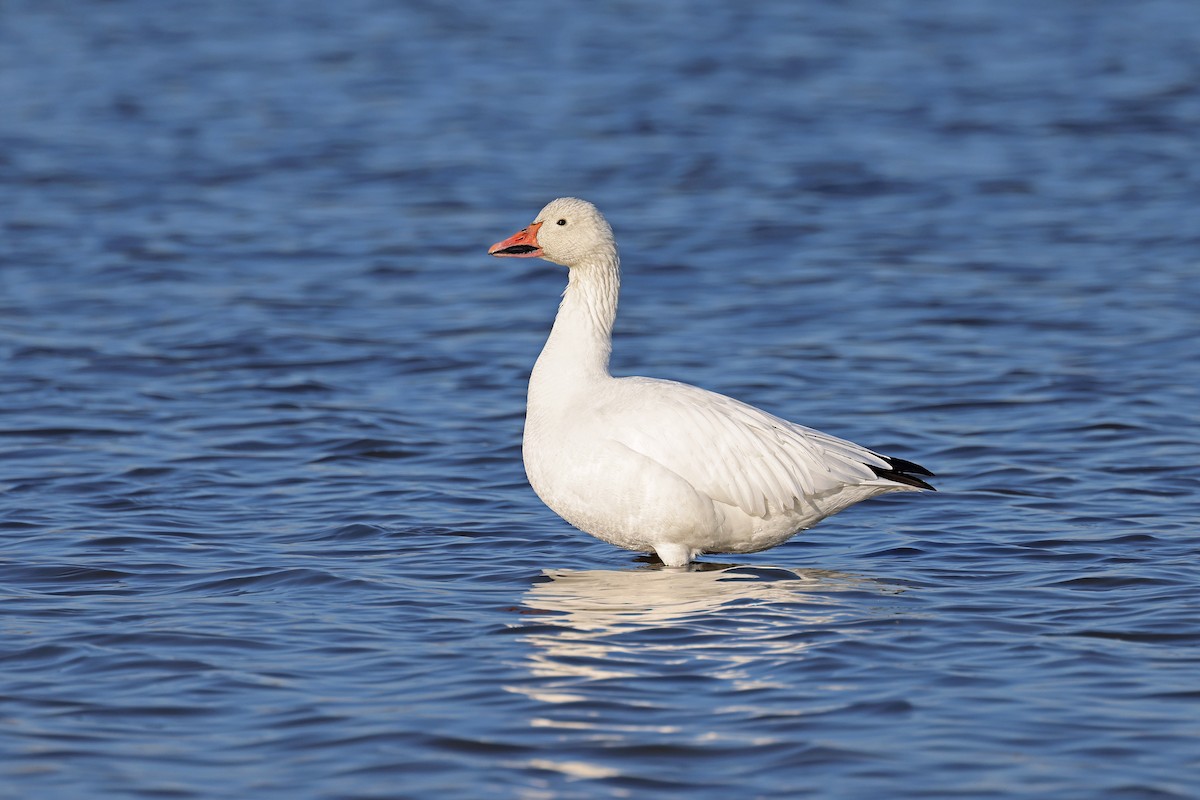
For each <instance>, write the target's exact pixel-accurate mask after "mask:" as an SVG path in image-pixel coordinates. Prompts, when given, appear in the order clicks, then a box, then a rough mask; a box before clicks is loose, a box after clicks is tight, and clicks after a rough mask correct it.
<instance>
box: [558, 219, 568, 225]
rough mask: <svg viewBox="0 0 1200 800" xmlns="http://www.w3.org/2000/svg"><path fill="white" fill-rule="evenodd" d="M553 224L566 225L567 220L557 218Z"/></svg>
mask: <svg viewBox="0 0 1200 800" xmlns="http://www.w3.org/2000/svg"><path fill="white" fill-rule="evenodd" d="M555 224H556V225H566V224H567V221H566V220H565V219H560V220H559V221H558V222H557V223H555Z"/></svg>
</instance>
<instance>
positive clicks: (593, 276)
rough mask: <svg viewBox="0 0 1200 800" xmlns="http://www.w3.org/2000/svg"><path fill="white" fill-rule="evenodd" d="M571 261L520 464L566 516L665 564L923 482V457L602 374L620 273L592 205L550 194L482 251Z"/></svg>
mask: <svg viewBox="0 0 1200 800" xmlns="http://www.w3.org/2000/svg"><path fill="white" fill-rule="evenodd" d="M488 252H489V253H490V254H491V255H493V256H500V257H503V258H532V257H535V256H536V257H540V258H544V259H546V260H547V261H551V262H553V263H555V264H561V265H563V266H565V267H568V268H569V273H568V281H567V289H566V291H565V292H564V293H563V299H562V303H561V305H559V308H558V316H557V317H556V318H555V320H554V328H553V330H551V332H550V338H549V339H548V340H547V341H546V346H545V348H544V349H543V350H542V354H541V356H539V357H538V360H537V363H536V364H535V365H534V367H533V374H532V375H531V376H530V378H529V401H528V407H527V409H526V415H525V440H524V445H523V450H524V457H525V473H526V474H527V475H528V476H529V482H530V484H531V485H532V486H533V490H534V491H535V492H537V495H538V497H540V498H541V499H542V501H543V502H544V503H545V504H546V505H548V506H550V508H551V509H553V510H554V511H555V512H557V513H558V514H559V515H560V516H561V517H562V518H563V519H565V520H566V521H567V522H569V523H571V524H572V525H574V526H575V527H577V528H579V529H580V530H583V531H585V532H587V533H590V534H591V535H592V536H595V537H597V538H599V539H602V540H604V541H606V542H609V543H611V544H614V545H617V546H618V547H624V548H627V549H629V550H640V551H643V552H650V551H653V552H655V553H657V554H658V557H659V558H660V559H662V561H663V563H664V564H666V565H668V566H675V567H677V566H683V565H685V564H688V563H689V562H691V561H692V560H693V559H694V558H695V557H696V556H697V555H699V554H701V553H753V552H757V551H759V550H766V549H767V548H769V547H774V546H776V545H778V544H782V543H783V542H785V541H787V540H788V539H789V538H790V537H791V536H792V535H793V534H795V533H797V532H799V531H802V530H804V529H805V528H809V527H812V526H813V525H815V524H816V523H817V522H819V521H820V520H822V519H824V518H825V517H828V516H829V515H830V514H836V513H837V512H838V511H841V510H842V509H844V508H847V507H848V506H851V505H853V504H855V503H858V502H860V501H862V500H866V499H868V498H870V497H874V496H876V495H880V494H885V493H887V492H903V491H915V490H920V489H932V488H933V487H932V486H930V485H929V484H928V483H926V482H925V481H923V480H921V479H920V478H919V477H916V476H917V475H927V476H932V474H933V473H931V472H929V471H928V470H926V469H925V468H923V467H921V466H919V465H917V464H914V463H912V462H911V461H905V460H903V459H899V458H889V457H888V456H884V455H880V454H879V453H876V452H873V451H871V450H868V449H866V448H865V447H860V446H859V445H857V444H854V443H852V442H847V441H845V440H843V439H838V438H836V437H834V436H830V435H829V434H826V433H821V432H820V431H816V430H813V429H811V428H805V427H803V426H801V425H796V424H794V423H791V422H788V421H786V420H783V419H780V418H779V417H775V416H772V415H771V414H768V413H766V412H765V411H760V410H759V409H757V408H754V407H752V406H748V405H746V404H745V403H740V402H738V401H737V400H733V399H731V398H728V397H725V396H724V395H719V394H716V393H714V392H709V391H706V390H704V389H700V388H697V387H695V386H689V385H687V384H684V383H676V382H675V381H666V380H657V379H654V378H637V377H630V378H614V377H613V376H612V375H610V374H609V372H608V357H609V353H610V352H611V351H612V328H613V321H614V319H615V318H616V314H617V294H618V290H619V288H620V283H621V274H620V261H619V259H618V257H617V245H616V242H615V240H614V239H613V233H612V228H610V227H609V225H608V222H607V221H606V220H605V219H604V217H603V216H601V215H600V212H599V211H597V210H596V207H595V206H593V205H592V204H591V203H588V202H585V201H583V200H578V199H575V198H573V197H564V198H560V199H558V200H555V201H553V202H551V203H550V204H549V205H547V206H546V207H545V208H543V209H542V211H541V213H540V214H538V216H537V219H536V220H534V222H533V223H532V224H531V225H530V226H529V227H527V228H524V229H522V230H521V231H519V232H518V233H516V234H515V235H513V236H511V237H510V238H508V239H505V240H504V241H502V242H497V243H496V244H494V245H492V246H491V248H490V249H489V251H488Z"/></svg>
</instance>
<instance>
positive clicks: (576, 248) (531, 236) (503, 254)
mask: <svg viewBox="0 0 1200 800" xmlns="http://www.w3.org/2000/svg"><path fill="white" fill-rule="evenodd" d="M616 250H617V246H616V244H615V241H614V239H613V232H612V228H610V227H609V225H608V221H607V220H605V219H604V217H603V216H602V215H601V214H600V212H599V211H598V210H597V209H596V207H595V206H594V205H592V204H591V203H589V202H587V201H586V200H579V199H578V198H575V197H560V198H558V199H557V200H552V201H551V202H550V203H548V204H547V205H546V207H545V208H543V209H542V210H541V211H540V212H538V215H537V218H536V219H534V221H533V222H532V223H531V224H530V225H529V227H527V228H522V229H521V230H519V231H517V232H516V233H515V234H513V235H512V236H510V237H508V238H507V239H505V240H503V241H500V242H496V243H495V244H494V245H492V246H491V247H489V248H488V253H490V254H491V255H493V256H496V257H498V258H544V259H545V260H547V261H550V262H553V263H555V264H561V265H562V266H564V267H574V266H577V265H579V264H583V263H585V262H587V261H589V260H591V259H592V258H594V257H596V256H610V257H611V256H613V255H615V254H616Z"/></svg>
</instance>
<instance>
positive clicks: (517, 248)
mask: <svg viewBox="0 0 1200 800" xmlns="http://www.w3.org/2000/svg"><path fill="white" fill-rule="evenodd" d="M537 249H538V248H536V247H534V246H533V245H531V244H514V245H513V246H512V247H506V248H504V249H503V250H497V251H496V252H495V253H493V254H492V255H497V256H498V255H506V256H520V255H524V254H525V253H532V252H534V251H536V250H537Z"/></svg>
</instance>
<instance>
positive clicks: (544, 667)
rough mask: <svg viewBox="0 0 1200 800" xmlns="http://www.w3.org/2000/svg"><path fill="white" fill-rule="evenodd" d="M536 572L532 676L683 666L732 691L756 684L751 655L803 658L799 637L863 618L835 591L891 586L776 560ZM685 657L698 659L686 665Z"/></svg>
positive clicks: (588, 676)
mask: <svg viewBox="0 0 1200 800" xmlns="http://www.w3.org/2000/svg"><path fill="white" fill-rule="evenodd" d="M543 577H544V579H545V580H543V581H541V582H539V583H536V584H535V585H534V586H533V587H532V588H531V589H530V591H529V592H528V593H527V594H526V595H525V598H524V605H525V606H526V608H528V609H531V610H533V611H536V612H545V613H547V615H548V616H547V617H546V618H545V621H546V622H547V623H548V625H549V626H550V627H547V628H536V629H531V630H530V631H529V632H528V633H527V634H525V636H524V639H525V640H526V641H527V642H528V643H529V644H530V645H531V646H532V649H531V652H530V654H529V662H528V667H529V669H530V671H531V672H532V673H533V675H535V676H537V677H542V678H559V679H578V680H584V681H587V680H591V681H595V680H606V679H613V678H632V677H643V678H645V677H653V675H652V674H648V667H649V668H650V671H651V672H653V671H656V670H655V668H656V667H664V668H671V667H676V668H679V667H684V668H683V669H680V670H679V671H680V672H682V673H687V672H694V671H699V672H701V673H703V674H705V675H708V676H712V677H720V678H724V679H727V680H730V681H734V682H735V683H737V684H738V685H737V688H738V689H749V688H756V687H758V686H761V685H762V684H761V683H756V684H755V685H754V686H751V685H749V684H746V685H742V684H741V682H742V681H748V680H749V678H748V677H747V675H746V674H745V673H744V671H743V670H742V669H740V668H741V667H742V666H744V665H745V664H747V663H748V662H751V661H758V660H762V659H770V658H774V657H778V656H787V657H789V658H791V659H795V658H799V657H802V656H803V654H804V651H805V650H807V649H808V648H809V647H810V646H811V645H812V641H811V640H810V639H807V638H805V637H804V636H803V635H798V634H802V633H803V631H804V630H806V629H812V628H814V627H815V628H829V627H830V626H833V627H836V625H837V623H838V621H839V620H845V619H848V618H850V617H859V616H861V614H862V609H861V607H859V608H857V609H854V608H852V607H850V606H847V605H846V604H844V603H842V602H840V601H839V599H838V595H839V594H841V593H843V592H846V591H853V590H860V591H863V590H865V591H869V592H872V593H884V592H893V591H895V588H894V587H889V588H886V589H885V588H883V587H881V586H880V585H879V584H876V583H874V582H871V581H869V580H867V579H865V578H862V577H858V576H853V575H848V574H845V573H836V572H829V571H825V570H803V571H793V570H788V569H782V568H777V567H738V566H731V567H721V568H716V569H711V568H710V569H703V570H690V571H689V570H682V569H680V570H672V569H659V570H654V571H651V570H646V569H632V570H583V571H571V570H547V571H545V572H544V573H543ZM689 661H694V662H699V663H695V664H693V669H692V670H689V669H687V668H686V667H685V662H689ZM668 671H670V670H669V669H664V670H663V672H668ZM564 683H567V681H564V682H557V683H556V682H551V683H550V684H548V685H543V686H541V687H540V688H539V689H537V690H533V689H531V688H530V687H521V688H520V689H518V690H517V691H521V692H524V693H529V694H536V696H537V697H538V699H541V700H543V701H545V702H550V703H558V702H565V701H571V700H576V699H580V698H579V696H577V695H576V694H575V693H573V692H567V693H563V692H560V691H555V690H552V689H549V688H548V686H562V685H563V684H564Z"/></svg>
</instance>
